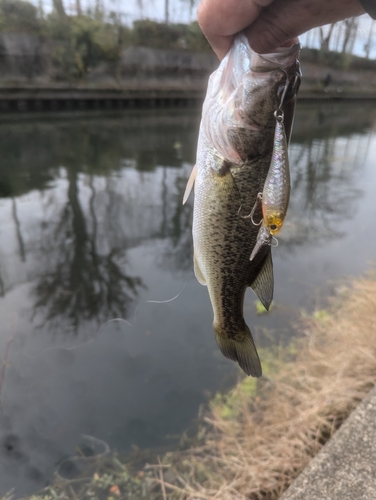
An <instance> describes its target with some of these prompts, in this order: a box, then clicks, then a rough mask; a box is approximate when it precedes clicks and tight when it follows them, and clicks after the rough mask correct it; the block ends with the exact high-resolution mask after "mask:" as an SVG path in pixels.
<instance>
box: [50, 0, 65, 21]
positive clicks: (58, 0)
mask: <svg viewBox="0 0 376 500" xmlns="http://www.w3.org/2000/svg"><path fill="white" fill-rule="evenodd" d="M53 6H54V10H55V11H56V13H57V14H58V15H59V16H60V17H65V16H66V13H65V9H64V5H63V0H53Z"/></svg>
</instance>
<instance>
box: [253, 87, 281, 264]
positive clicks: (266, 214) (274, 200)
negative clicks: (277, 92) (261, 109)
mask: <svg viewBox="0 0 376 500" xmlns="http://www.w3.org/2000/svg"><path fill="white" fill-rule="evenodd" d="M287 86H288V82H287V83H286V85H285V91H284V93H283V95H282V99H281V104H280V106H279V108H278V109H277V110H276V111H275V112H274V117H275V119H276V127H275V133H274V143H273V153H272V159H271V162H270V168H269V171H268V175H267V177H266V180H265V184H264V188H263V191H262V193H259V194H258V196H257V199H256V203H255V205H254V207H253V209H252V212H251V214H250V217H251V220H252V222H253V224H255V225H259V224H261V223H262V225H261V228H260V230H259V232H258V235H257V240H256V245H255V246H254V248H253V251H252V253H251V256H250V260H253V259H254V257H255V255H256V254H257V252H258V251H259V250H260V248H261V247H262V246H263V245H272V246H277V245H278V241H277V240H276V238H274V236H275V235H276V234H277V233H278V232H279V231H280V230H281V228H282V226H283V222H284V220H285V217H286V212H287V208H288V205H289V200H290V166H289V158H288V152H287V139H286V133H285V126H284V124H283V120H284V113H283V111H282V109H281V105H282V103H283V99H284V94H285V92H286V88H287ZM259 200H260V201H261V205H262V216H263V218H262V221H260V222H258V223H255V222H254V220H253V214H254V211H255V209H256V206H257V203H258V202H259ZM273 241H274V242H275V243H274V245H273Z"/></svg>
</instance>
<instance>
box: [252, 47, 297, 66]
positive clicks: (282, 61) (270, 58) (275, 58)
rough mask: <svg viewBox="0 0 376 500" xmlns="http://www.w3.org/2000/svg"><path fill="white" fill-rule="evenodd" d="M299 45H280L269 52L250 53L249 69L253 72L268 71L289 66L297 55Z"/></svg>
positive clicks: (294, 61)
mask: <svg viewBox="0 0 376 500" xmlns="http://www.w3.org/2000/svg"><path fill="white" fill-rule="evenodd" d="M300 48H301V45H300V43H295V44H294V45H292V46H291V47H288V48H285V47H280V48H279V49H277V50H276V51H275V52H271V53H270V54H256V53H255V52H254V53H253V55H252V60H251V64H250V70H251V71H253V72H254V73H269V72H270V71H273V70H275V69H288V68H291V67H292V66H293V65H294V64H295V63H296V61H297V59H298V57H299V52H300Z"/></svg>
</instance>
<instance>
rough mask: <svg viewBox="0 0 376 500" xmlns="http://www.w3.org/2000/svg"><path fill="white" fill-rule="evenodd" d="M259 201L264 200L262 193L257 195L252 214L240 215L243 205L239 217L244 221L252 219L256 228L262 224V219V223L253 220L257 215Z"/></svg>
mask: <svg viewBox="0 0 376 500" xmlns="http://www.w3.org/2000/svg"><path fill="white" fill-rule="evenodd" d="M259 200H260V201H261V200H262V193H258V194H257V197H256V201H255V204H254V205H253V208H252V210H251V213H250V214H248V215H240V210H241V208H242V206H241V205H240V207H239V210H238V215H239V217H241V218H242V219H251V222H252V224H253V225H254V226H259V225H260V224H261V223H262V219H261V220H260V222H255V221H254V220H253V216H254V213H255V211H256V208H257V202H258V201H259Z"/></svg>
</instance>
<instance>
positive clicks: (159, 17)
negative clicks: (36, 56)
mask: <svg viewBox="0 0 376 500" xmlns="http://www.w3.org/2000/svg"><path fill="white" fill-rule="evenodd" d="M31 1H32V3H34V4H35V5H38V3H39V2H41V3H42V4H43V7H44V10H45V12H49V11H50V10H51V9H52V0H31ZM96 1H97V0H80V2H81V6H82V8H83V9H84V10H86V9H87V8H88V7H94V6H95V4H96ZM100 1H101V2H102V4H103V6H104V8H105V10H106V11H108V12H111V11H115V12H118V13H120V14H121V15H122V19H123V22H124V23H126V24H129V25H131V24H132V22H133V21H135V20H136V19H140V18H148V19H152V20H155V21H163V20H164V19H165V1H166V0H100ZM168 2H169V20H170V22H173V23H174V22H181V23H189V22H191V21H194V20H195V19H196V9H197V5H198V3H199V0H193V3H194V7H193V8H190V3H191V2H190V0H168ZM63 3H64V6H65V8H66V10H67V11H68V12H69V13H72V14H73V13H75V12H76V0H63ZM371 22H372V21H371V18H370V17H369V16H368V15H364V16H361V18H360V26H359V29H358V34H357V39H356V42H355V45H354V50H353V53H354V54H356V55H359V56H364V55H365V51H364V46H365V44H366V43H367V41H368V38H369V33H370V26H371ZM374 24H376V23H374ZM337 32H338V35H337V33H334V34H333V37H332V39H333V42H334V43H335V42H336V41H338V45H337V46H338V47H339V48H340V47H341V30H340V28H339V29H338V30H337ZM301 43H302V45H303V46H310V47H316V48H318V47H319V35H318V30H313V32H309V33H308V34H307V35H303V36H302V37H301ZM331 48H332V49H334V47H331ZM369 56H370V57H371V58H373V59H375V58H376V26H374V29H373V36H372V39H371V49H370V54H369Z"/></svg>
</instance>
